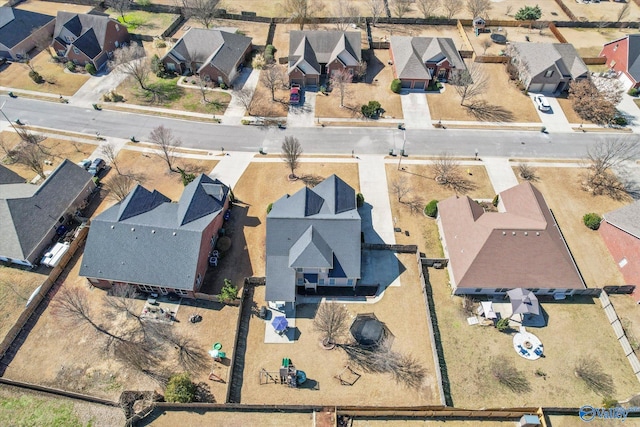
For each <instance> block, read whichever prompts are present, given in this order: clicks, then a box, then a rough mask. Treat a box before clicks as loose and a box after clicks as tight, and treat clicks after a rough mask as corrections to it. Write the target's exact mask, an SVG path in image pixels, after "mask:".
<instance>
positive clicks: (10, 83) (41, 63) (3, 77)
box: [0, 51, 89, 96]
mask: <svg viewBox="0 0 640 427" xmlns="http://www.w3.org/2000/svg"><path fill="white" fill-rule="evenodd" d="M31 63H32V64H33V68H35V70H36V71H37V72H38V73H40V75H41V76H42V77H43V78H44V80H45V82H44V83H41V84H37V83H35V82H34V81H33V80H31V77H29V71H30V70H29V67H27V66H26V65H25V64H21V63H18V62H11V63H8V64H7V65H4V66H3V67H2V68H0V70H1V71H0V86H6V87H10V88H14V89H23V90H34V91H38V92H46V93H55V94H60V95H63V96H72V95H73V94H74V93H76V91H77V90H78V89H80V87H81V86H82V85H83V84H85V83H86V81H87V80H89V74H80V73H70V72H67V71H65V68H64V65H63V64H60V63H57V62H52V60H51V56H50V55H49V54H48V53H47V52H44V51H43V52H40V53H39V54H37V55H36V56H35V57H34V58H32V59H31Z"/></svg>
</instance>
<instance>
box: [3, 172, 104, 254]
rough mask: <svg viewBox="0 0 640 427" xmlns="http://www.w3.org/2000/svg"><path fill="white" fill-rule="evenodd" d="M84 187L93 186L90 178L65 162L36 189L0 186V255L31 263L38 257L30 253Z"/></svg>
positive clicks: (33, 187)
mask: <svg viewBox="0 0 640 427" xmlns="http://www.w3.org/2000/svg"><path fill="white" fill-rule="evenodd" d="M87 185H93V184H91V175H90V174H89V173H88V172H87V171H85V170H84V169H83V168H81V167H79V166H78V165H76V164H75V163H73V162H71V161H69V160H64V161H63V162H62V163H61V164H60V165H59V166H58V167H57V168H56V169H55V170H54V171H53V172H52V173H51V175H49V176H48V177H47V179H46V180H45V181H44V183H42V185H40V186H39V187H38V186H36V185H32V184H6V185H1V186H0V230H2V239H0V255H2V256H5V257H11V258H15V259H20V260H25V259H28V260H29V261H31V262H33V261H34V257H35V256H37V255H39V254H34V253H33V251H35V250H36V249H37V248H38V246H39V245H40V242H41V241H42V239H43V238H44V237H45V236H46V235H47V234H48V233H49V232H50V231H51V229H52V228H56V227H57V226H58V225H59V223H58V220H59V219H60V217H61V216H62V215H63V214H64V213H65V212H66V211H67V209H69V207H70V206H71V205H72V204H73V202H74V201H75V200H76V199H77V198H78V196H79V195H80V194H81V193H82V191H83V190H84V189H85V187H87ZM5 187H9V190H10V191H6V188H5Z"/></svg>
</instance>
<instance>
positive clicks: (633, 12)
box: [564, 0, 640, 22]
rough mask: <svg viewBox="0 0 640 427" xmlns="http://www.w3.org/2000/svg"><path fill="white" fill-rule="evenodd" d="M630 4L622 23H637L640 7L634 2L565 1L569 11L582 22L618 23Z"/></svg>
mask: <svg viewBox="0 0 640 427" xmlns="http://www.w3.org/2000/svg"><path fill="white" fill-rule="evenodd" d="M626 3H629V12H628V14H627V16H626V17H623V18H622V19H621V21H623V22H627V21H635V20H637V18H638V16H640V7H638V5H637V4H635V2H633V1H629V2H625V3H619V2H614V1H603V2H599V3H578V2H576V1H569V0H565V2H564V4H566V5H567V7H568V8H569V10H571V12H573V14H574V15H576V16H577V17H578V19H579V20H580V21H613V22H615V21H618V16H619V14H620V11H621V9H622V8H623V7H624V5H625V4H626Z"/></svg>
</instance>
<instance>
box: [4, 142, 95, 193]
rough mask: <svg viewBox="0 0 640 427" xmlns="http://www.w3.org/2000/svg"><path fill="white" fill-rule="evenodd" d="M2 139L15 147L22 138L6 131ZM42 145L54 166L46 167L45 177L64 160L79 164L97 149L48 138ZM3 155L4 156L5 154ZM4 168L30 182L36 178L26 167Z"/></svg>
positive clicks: (82, 144) (84, 144) (91, 145)
mask: <svg viewBox="0 0 640 427" xmlns="http://www.w3.org/2000/svg"><path fill="white" fill-rule="evenodd" d="M35 133H38V132H35ZM0 139H2V141H4V142H5V143H6V144H7V146H15V145H16V144H18V143H20V137H19V136H18V134H17V133H15V132H10V131H4V132H2V133H1V134H0ZM41 144H42V146H43V147H45V148H46V149H47V150H48V152H49V153H51V159H50V160H51V162H52V164H51V165H44V171H45V175H46V174H47V173H50V172H51V171H53V170H54V169H55V168H57V167H58V166H60V163H62V161H63V160H64V159H69V160H71V161H72V162H74V163H77V162H79V161H80V160H82V159H86V158H87V157H89V155H91V153H93V150H95V148H96V146H95V145H93V144H88V143H82V142H75V141H69V140H66V139H61V138H51V137H47V138H46V139H45V140H44V141H42V142H41ZM1 154H2V155H4V153H1ZM4 166H6V167H7V168H9V169H11V170H12V171H14V172H16V173H17V174H18V175H20V176H21V177H23V178H25V179H27V180H29V181H30V180H31V179H32V178H34V177H35V176H36V173H35V172H34V171H32V170H31V169H29V168H28V167H26V166H24V165H19V164H8V163H5V164H4Z"/></svg>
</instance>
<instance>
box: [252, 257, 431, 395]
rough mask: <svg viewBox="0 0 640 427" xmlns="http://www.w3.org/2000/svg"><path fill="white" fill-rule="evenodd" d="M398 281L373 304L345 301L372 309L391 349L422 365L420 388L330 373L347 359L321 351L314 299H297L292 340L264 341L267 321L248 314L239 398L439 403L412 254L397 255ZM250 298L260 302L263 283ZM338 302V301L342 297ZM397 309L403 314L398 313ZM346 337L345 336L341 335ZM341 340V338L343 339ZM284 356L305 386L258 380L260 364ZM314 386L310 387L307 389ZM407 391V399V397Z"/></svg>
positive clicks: (352, 307) (273, 365)
mask: <svg viewBox="0 0 640 427" xmlns="http://www.w3.org/2000/svg"><path fill="white" fill-rule="evenodd" d="M398 259H399V262H400V271H401V272H402V273H401V275H400V281H401V283H402V284H401V286H395V287H394V286H391V287H388V288H387V289H386V290H385V292H384V295H383V296H382V298H381V299H380V300H379V301H378V302H375V303H371V304H366V303H359V302H353V303H351V302H347V303H346V304H345V305H346V308H347V309H348V311H349V313H350V314H351V315H352V316H355V315H356V314H358V313H372V312H373V313H375V315H376V316H377V317H378V319H380V320H381V321H383V322H384V323H385V324H386V326H387V327H388V328H389V330H390V331H391V333H393V335H394V336H395V338H394V340H393V346H392V350H393V351H396V352H399V353H401V354H407V355H409V354H410V355H412V356H413V357H415V358H416V359H417V360H418V361H419V363H420V364H421V365H422V366H423V367H425V368H426V370H427V375H426V377H425V379H424V382H423V384H422V386H421V387H420V388H419V389H409V388H407V387H406V386H404V385H403V384H401V383H397V382H395V381H394V380H393V379H392V378H391V377H390V376H389V375H387V374H369V373H364V372H363V371H362V370H359V369H357V368H355V367H354V370H355V371H356V372H358V373H359V374H361V375H362V377H360V378H359V379H358V380H357V382H356V383H355V384H354V385H353V386H351V387H348V386H343V385H341V384H340V382H339V380H337V379H336V378H334V376H336V375H338V374H339V373H340V372H341V371H342V370H343V368H344V366H345V365H346V364H347V363H348V360H347V357H346V355H345V353H344V351H343V350H341V349H338V348H336V349H334V350H330V351H329V350H322V349H321V346H320V341H321V337H320V335H319V334H318V333H317V332H316V331H315V330H314V328H313V317H314V315H315V312H316V310H317V306H318V304H316V303H308V304H301V305H298V307H297V312H296V329H297V330H298V331H299V336H298V338H297V340H296V341H295V342H294V343H288V344H265V343H264V336H265V328H271V327H272V326H271V325H270V324H268V322H265V321H264V320H261V319H259V318H257V317H254V318H252V319H251V323H250V326H249V336H248V338H247V353H246V358H245V370H244V382H243V386H242V402H243V403H253V404H279V403H282V402H286V403H289V404H298V405H300V404H312V405H313V404H315V405H359V404H362V403H363V402H366V404H367V405H384V406H397V405H402V406H406V405H409V406H418V405H437V404H439V398H438V386H437V381H436V376H435V371H434V369H435V368H434V362H433V356H432V350H431V345H430V341H429V339H428V334H429V331H428V327H427V318H426V311H425V303H424V299H423V297H422V292H421V286H420V285H419V278H418V269H417V262H416V257H415V255H414V254H401V255H399V256H398ZM254 301H255V302H256V303H257V305H258V306H261V305H265V304H266V303H265V301H264V287H259V288H256V290H255V296H254ZM337 303H342V302H341V301H339V302H337ZM399 313H403V314H402V316H399V315H398V314H399ZM344 340H348V338H346V337H345V338H344ZM342 342H345V341H342ZM283 357H288V358H290V359H291V360H292V362H293V363H294V364H295V366H296V367H297V368H298V369H302V370H303V371H305V372H306V374H307V378H308V380H307V381H308V382H309V383H310V384H309V385H306V384H305V385H303V387H301V388H300V389H292V388H289V387H286V386H283V385H280V384H273V383H270V384H264V385H260V383H259V380H258V373H259V372H260V369H261V368H264V369H266V370H267V371H277V370H278V368H279V367H280V364H281V363H280V362H281V361H282V358H283ZM311 387H313V388H311ZM408 395H410V396H411V399H409V400H407V396H408Z"/></svg>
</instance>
